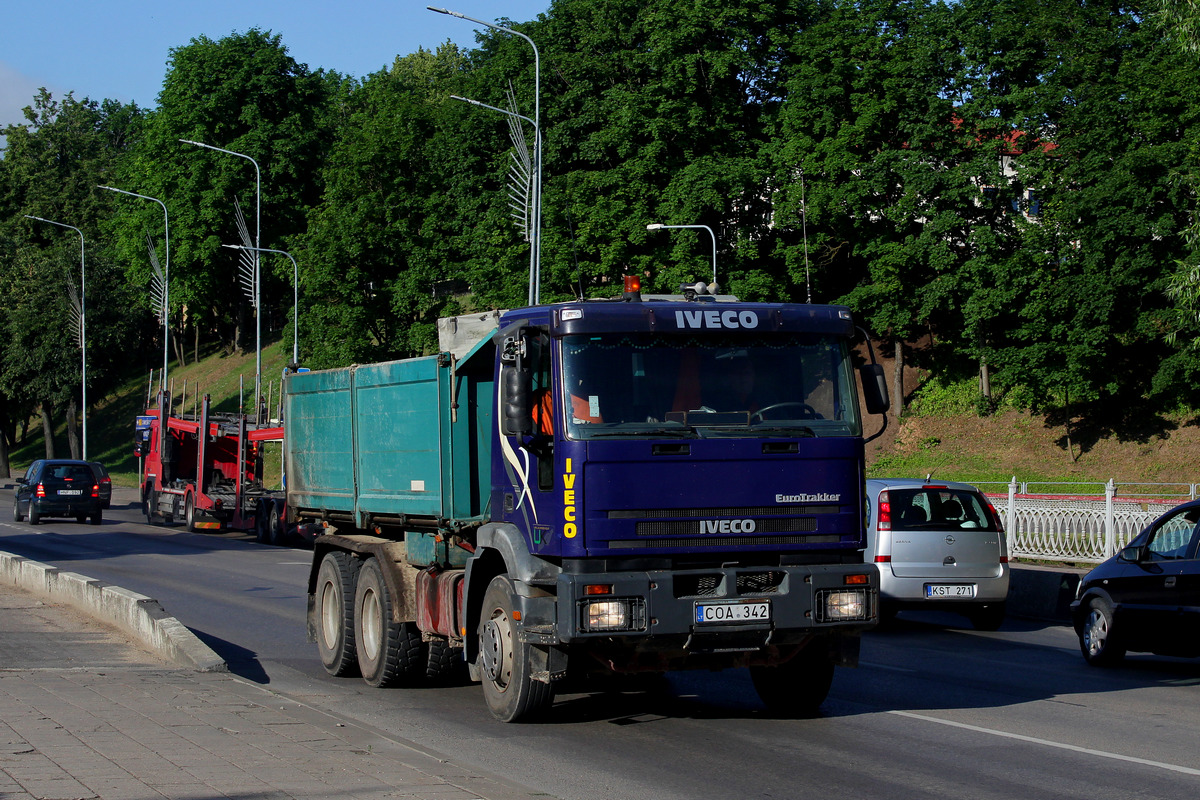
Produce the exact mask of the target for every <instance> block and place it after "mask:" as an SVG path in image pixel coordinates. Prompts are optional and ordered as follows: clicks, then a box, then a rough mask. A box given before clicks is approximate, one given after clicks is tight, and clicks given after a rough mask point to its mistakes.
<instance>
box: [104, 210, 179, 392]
mask: <svg viewBox="0 0 1200 800" xmlns="http://www.w3.org/2000/svg"><path fill="white" fill-rule="evenodd" d="M100 188H101V189H105V190H107V191H110V192H117V193H118V194H127V195H129V196H130V197H140V198H141V199H142V200H153V201H154V202H156V203H158V204H159V205H160V206H162V210H163V239H164V240H165V241H166V244H167V253H166V255H167V259H166V265H165V267H164V268H163V302H162V312H163V369H162V383H161V385H160V387H159V388H160V389H161V390H162V391H164V392H165V391H166V390H167V355H168V354H169V353H170V347H171V320H170V316H171V302H170V301H171V223H170V220H169V218H168V217H167V204H166V203H164V202H163V201H162V200H159V199H158V198H157V197H151V196H149V195H145V194H138V193H137V192H127V191H125V190H124V189H116V188H114V187H112V186H101V187H100Z"/></svg>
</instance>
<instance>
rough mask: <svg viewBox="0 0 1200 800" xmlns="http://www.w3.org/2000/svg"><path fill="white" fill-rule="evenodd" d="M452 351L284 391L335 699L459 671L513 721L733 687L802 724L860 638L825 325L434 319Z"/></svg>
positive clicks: (620, 316) (291, 492)
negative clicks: (747, 687)
mask: <svg viewBox="0 0 1200 800" xmlns="http://www.w3.org/2000/svg"><path fill="white" fill-rule="evenodd" d="M439 327H440V333H441V335H442V343H441V346H442V349H443V352H441V353H439V354H437V355H433V356H428V357H421V358H412V359H406V360H401V361H393V362H388V363H382V364H371V365H360V366H352V367H349V368H345V369H335V370H325V371H314V372H308V373H300V374H293V375H289V376H288V377H287V380H286V388H285V397H284V403H285V407H284V417H285V429H286V435H285V437H284V448H285V458H286V474H287V476H288V486H287V508H288V512H287V513H288V516H289V521H292V522H296V523H298V524H301V525H303V526H305V527H306V529H309V530H313V529H315V530H318V531H320V533H319V535H317V536H315V539H314V553H313V565H312V572H311V577H310V580H309V606H308V630H309V637H310V639H311V640H313V641H315V642H316V643H317V646H318V650H319V652H320V655H321V659H322V661H323V663H324V665H325V668H326V669H327V670H328V671H329V672H330V673H331V674H333V675H348V674H356V673H357V674H361V675H362V677H363V678H364V679H365V680H366V682H367V683H368V684H371V685H373V686H384V685H389V684H396V683H405V682H413V681H419V680H425V679H429V678H437V677H438V676H440V675H445V674H448V673H450V672H451V671H453V670H454V669H456V668H457V669H461V667H462V662H463V661H464V660H465V662H466V665H467V669H468V671H469V674H470V676H471V678H473V679H474V680H477V681H481V682H482V683H483V689H484V696H485V698H486V700H487V704H488V706H489V708H490V710H491V712H492V714H493V715H494V716H495V717H496V718H498V719H500V720H503V721H516V720H521V719H525V718H528V717H530V716H532V715H534V714H536V713H538V712H539V711H542V710H544V709H546V708H547V707H548V706H549V705H550V704H551V702H552V700H553V696H554V688H555V685H556V684H557V683H558V682H559V681H561V680H563V679H564V678H567V677H568V676H588V675H590V674H593V673H605V674H612V673H633V672H655V673H662V672H666V671H668V670H676V669H690V668H704V669H722V668H728V667H740V666H746V667H749V669H750V674H751V676H752V678H753V682H754V686H755V688H756V690H757V692H758V694H759V696H760V697H761V699H762V700H763V701H764V703H765V704H766V705H767V706H768V708H769V709H771V710H773V711H775V712H777V713H783V714H805V713H811V712H813V711H815V710H816V708H817V706H819V705H820V704H821V702H822V701H823V700H824V699H825V696H826V694H827V692H828V690H829V687H830V683H831V681H832V678H833V670H834V667H835V665H843V666H854V665H855V664H856V663H857V659H858V651H859V636H860V634H861V633H862V632H863V631H864V630H866V629H867V628H869V627H871V626H872V625H874V624H875V622H876V620H877V613H878V612H877V604H878V586H879V579H878V573H877V572H876V569H875V567H874V565H873V564H869V563H863V556H862V553H863V548H864V545H865V539H864V537H865V531H864V495H863V491H864V490H863V480H864V474H863V435H862V417H861V412H860V403H859V392H858V390H857V388H856V380H855V375H856V372H861V376H862V382H863V389H864V391H863V400H864V405H865V406H866V408H867V411H868V413H872V414H878V413H883V412H884V410H885V409H886V407H887V402H888V401H887V392H886V388H885V387H884V381H883V375H882V370H881V368H880V367H879V366H878V365H876V364H873V363H872V364H868V365H865V366H863V367H860V368H859V370H855V368H854V367H853V361H852V344H853V341H854V339H855V330H856V329H855V327H854V326H853V323H852V321H851V315H850V312H849V311H848V310H847V309H846V308H844V307H840V306H820V305H790V304H763V303H741V302H736V301H732V302H719V301H718V300H717V298H714V297H711V296H707V297H706V296H704V295H701V296H699V297H696V296H694V295H692V294H691V293H689V295H688V297H687V299H680V300H666V299H658V300H656V299H649V298H647V299H646V300H642V298H641V297H640V295H639V294H638V293H636V292H627V293H626V295H625V297H624V298H623V301H613V300H610V301H595V300H589V301H577V302H568V303H561V304H555V305H546V306H534V307H530V308H522V309H517V310H512V311H506V312H503V313H491V314H480V315H475V316H467V317H458V318H454V319H448V320H443V321H442V322H441V324H440V326H439Z"/></svg>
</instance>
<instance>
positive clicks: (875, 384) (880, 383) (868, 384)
mask: <svg viewBox="0 0 1200 800" xmlns="http://www.w3.org/2000/svg"><path fill="white" fill-rule="evenodd" d="M858 374H859V379H860V380H861V381H862V386H863V402H864V403H865V404H866V406H867V413H868V414H886V413H887V412H888V409H889V408H890V407H891V405H892V403H891V400H890V399H889V398H888V388H887V378H886V377H885V376H884V374H883V367H882V366H881V365H879V364H863V365H862V366H861V367H859V368H858Z"/></svg>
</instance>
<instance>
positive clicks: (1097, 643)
mask: <svg viewBox="0 0 1200 800" xmlns="http://www.w3.org/2000/svg"><path fill="white" fill-rule="evenodd" d="M1107 641H1108V618H1107V617H1105V616H1104V614H1103V613H1102V612H1101V611H1100V610H1099V609H1092V612H1091V613H1090V614H1088V618H1087V624H1086V625H1085V626H1084V628H1083V645H1084V647H1086V648H1087V652H1088V655H1089V656H1092V657H1095V656H1098V655H1100V653H1101V652H1102V651H1103V650H1104V645H1105V643H1106V642H1107Z"/></svg>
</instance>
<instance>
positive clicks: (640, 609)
mask: <svg viewBox="0 0 1200 800" xmlns="http://www.w3.org/2000/svg"><path fill="white" fill-rule="evenodd" d="M581 612H582V613H581V614H580V627H581V628H582V629H583V631H584V632H585V633H595V632H598V631H639V630H645V629H646V601H645V600H643V599H642V598H640V597H623V598H619V599H605V600H587V601H585V602H584V603H583V604H582V606H581Z"/></svg>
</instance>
